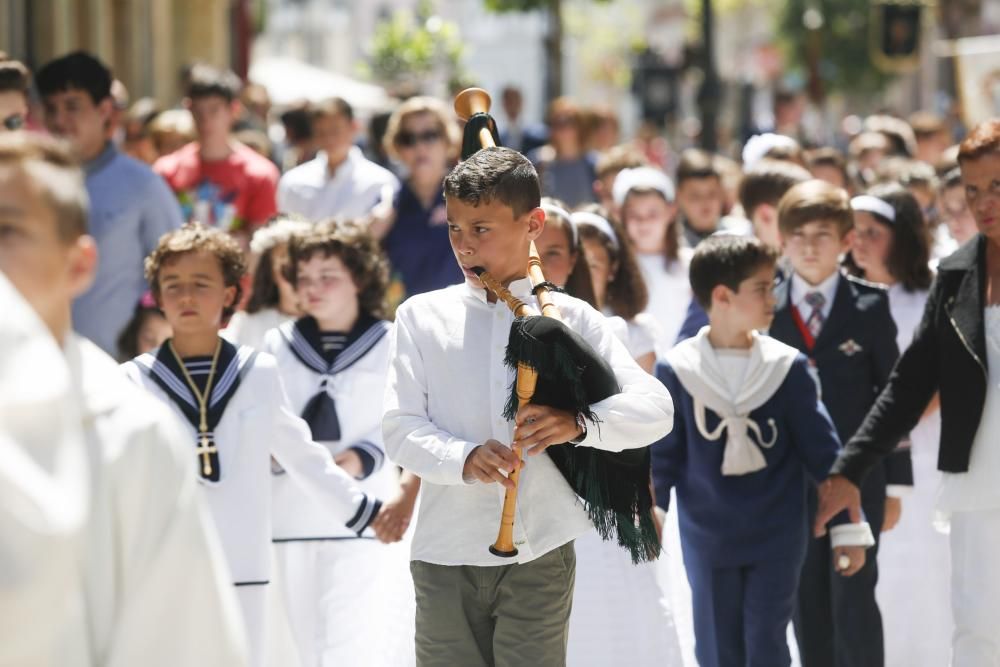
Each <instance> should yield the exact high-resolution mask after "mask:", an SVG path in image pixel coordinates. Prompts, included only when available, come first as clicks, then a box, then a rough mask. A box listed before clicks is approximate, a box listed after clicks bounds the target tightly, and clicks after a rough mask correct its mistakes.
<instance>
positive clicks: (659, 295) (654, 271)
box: [636, 248, 692, 358]
mask: <svg viewBox="0 0 1000 667" xmlns="http://www.w3.org/2000/svg"><path fill="white" fill-rule="evenodd" d="M691 254H692V251H691V249H690V248H681V250H680V256H679V257H678V259H677V260H675V261H672V262H670V263H669V264H667V263H666V261H665V260H664V258H663V255H661V254H655V255H641V254H637V255H636V259H637V260H638V262H639V268H640V269H641V270H642V277H643V279H644V280H645V281H646V289H647V290H648V291H649V305H647V306H646V312H647V313H649V314H650V315H652V316H653V317H654V318H655V319H656V322H657V323H658V324H659V325H660V332H659V338H658V339H657V341H656V356H657V357H658V358H659V357H663V356H665V355H666V353H667V352H669V351H670V349H671V348H672V347H673V346H674V342H675V341H676V340H677V334H679V333H680V331H681V327H682V326H683V325H684V319H685V318H686V317H687V311H688V306H690V305H691V296H692V292H691V283H690V281H689V280H688V266H689V265H690V263H691Z"/></svg>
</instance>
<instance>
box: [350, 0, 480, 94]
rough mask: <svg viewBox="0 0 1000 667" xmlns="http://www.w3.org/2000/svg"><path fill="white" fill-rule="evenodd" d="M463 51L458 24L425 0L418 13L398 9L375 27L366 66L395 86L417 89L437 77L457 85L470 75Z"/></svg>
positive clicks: (450, 84)
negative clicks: (442, 15) (464, 61)
mask: <svg viewBox="0 0 1000 667" xmlns="http://www.w3.org/2000/svg"><path fill="white" fill-rule="evenodd" d="M464 52H465V45H464V43H463V41H462V38H461V35H460V34H459V30H458V26H457V25H456V24H455V23H453V22H451V21H445V20H443V19H442V18H441V17H439V16H438V15H437V14H436V13H435V11H434V4H433V2H431V1H430V0H422V1H421V2H420V3H419V4H418V6H417V10H416V11H415V12H412V11H406V10H400V11H397V12H395V13H394V14H393V15H392V17H391V18H389V19H387V20H385V21H382V22H380V23H379V24H378V25H377V26H376V27H375V33H374V35H373V36H372V39H371V42H370V44H369V59H368V62H367V63H366V64H365V67H363V69H365V70H366V72H365V73H366V74H368V75H369V76H370V77H371V78H374V79H376V80H378V81H379V82H381V83H383V84H384V85H386V86H388V87H389V88H392V89H406V90H408V92H418V91H420V90H423V89H424V88H425V87H426V86H425V84H426V82H427V80H428V79H431V78H433V77H435V76H439V77H443V78H444V79H445V80H446V82H447V85H448V86H449V88H455V87H460V86H461V85H462V83H463V82H464V80H465V79H466V78H467V77H466V73H465V70H464V68H463V64H462V58H463V55H464ZM425 92H426V91H425Z"/></svg>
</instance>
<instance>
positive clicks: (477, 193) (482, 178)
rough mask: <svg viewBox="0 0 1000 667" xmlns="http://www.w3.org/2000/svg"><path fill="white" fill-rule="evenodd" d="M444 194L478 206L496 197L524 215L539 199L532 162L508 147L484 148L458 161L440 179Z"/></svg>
mask: <svg viewBox="0 0 1000 667" xmlns="http://www.w3.org/2000/svg"><path fill="white" fill-rule="evenodd" d="M444 194H445V196H446V197H450V198H454V199H457V200H459V201H460V202H463V203H466V204H470V205H472V206H479V205H480V204H489V203H491V202H492V201H494V200H496V201H499V202H500V203H501V204H503V205H504V206H509V207H510V208H511V209H512V210H513V211H514V217H518V216H521V215H524V214H525V213H527V212H528V211H530V210H531V209H533V208H537V207H538V206H539V204H540V203H541V199H542V194H541V187H540V185H539V183H538V172H536V171H535V167H534V165H532V164H531V162H530V161H529V160H528V158H526V157H524V156H523V155H521V154H520V153H518V152H517V151H515V150H512V149H510V148H500V147H495V148H484V149H482V150H480V151H478V152H476V153H475V154H474V155H472V156H471V157H470V158H469V159H468V160H465V161H464V162H460V163H459V164H457V165H456V166H455V168H454V169H452V170H451V173H449V174H448V176H446V177H445V179H444Z"/></svg>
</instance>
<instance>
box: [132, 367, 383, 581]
mask: <svg viewBox="0 0 1000 667" xmlns="http://www.w3.org/2000/svg"><path fill="white" fill-rule="evenodd" d="M154 354H155V351H154ZM124 367H125V369H126V372H127V373H128V375H129V377H130V378H131V379H132V380H133V381H135V382H137V383H138V384H140V385H141V386H143V387H145V388H146V389H148V390H149V391H150V393H152V394H153V395H154V396H155V397H157V398H158V399H160V401H162V402H164V403H166V404H167V405H169V406H170V409H171V411H172V412H173V413H174V414H175V415H176V416H177V418H179V419H180V420H181V421H182V422H183V424H184V427H185V428H184V433H185V438H184V440H185V442H186V443H189V446H190V454H189V456H190V461H191V465H192V466H194V465H195V438H196V431H195V428H194V426H192V425H191V424H190V423H189V422H188V421H187V420H186V419H185V418H184V416H183V413H182V412H181V410H180V408H178V407H177V405H176V404H175V403H174V401H173V400H172V399H171V398H170V397H169V396H168V395H167V394H166V392H164V391H163V389H161V388H160V386H159V385H157V384H156V382H155V381H154V380H153V379H152V378H150V376H149V373H148V372H146V371H145V370H140V368H139V366H138V364H137V363H135V362H128V363H126V364H125V365H124ZM214 436H215V437H214V442H215V446H216V447H217V448H218V450H219V451H218V460H219V467H220V470H221V473H220V474H221V476H220V480H219V481H218V482H214V483H213V482H207V481H206V480H204V479H201V478H199V481H200V482H201V484H200V487H201V489H202V492H203V493H204V494H205V498H206V499H207V501H208V506H209V509H210V510H211V513H212V517H213V518H214V519H215V525H216V528H217V529H218V531H219V536H220V537H221V540H222V546H223V550H224V551H225V554H226V559H227V561H228V563H229V569H230V571H231V573H232V577H233V583H236V584H254V583H266V582H267V581H268V579H269V577H270V572H271V521H272V516H271V494H270V484H271V456H274V458H275V460H276V461H277V462H278V463H279V464H280V465H281V467H282V468H284V469H285V471H286V473H287V474H288V475H289V476H290V477H291V478H292V479H293V480H294V481H295V482H296V483H298V484H300V485H302V486H303V488H304V489H306V491H307V493H308V494H309V495H310V496H311V497H312V498H314V499H315V500H316V501H317V502H318V503H321V506H322V507H324V508H325V509H326V510H327V511H328V512H329V516H330V520H331V521H339V522H341V523H345V524H346V523H347V522H348V521H350V520H351V519H352V518H354V517H355V516H356V515H357V514H358V512H359V510H361V509H364V507H371V505H372V503H371V502H370V501H369V499H368V498H367V496H366V495H365V494H364V493H363V492H362V491H361V489H360V488H358V485H357V483H356V482H355V481H354V480H353V479H351V477H350V476H348V474H347V473H346V472H344V471H343V470H342V469H341V468H340V467H339V466H337V465H336V464H335V463H334V462H333V457H332V456H331V455H330V453H329V452H328V451H327V450H326V448H324V447H322V446H321V445H318V444H316V443H315V442H313V441H312V439H311V437H310V433H309V426H308V425H307V424H306V423H305V421H303V420H302V419H301V418H299V417H298V416H296V415H295V414H293V413H292V412H291V411H290V410H289V408H288V399H287V397H286V395H285V390H284V386H283V384H282V382H281V377H280V376H279V375H278V369H277V364H276V363H275V360H274V357H272V356H271V355H269V354H267V353H264V352H261V353H258V354H257V356H256V359H255V360H254V361H253V366H252V367H251V368H250V369H249V370H247V371H246V373H245V374H244V375H243V377H242V379H241V381H240V386H239V387H238V388H237V390H236V392H235V394H234V395H233V396H232V398H231V399H230V400H229V403H228V404H227V405H226V409H225V412H224V413H223V415H222V418H221V419H220V420H219V423H218V425H217V426H216V428H215V429H214ZM363 506H364V507H363Z"/></svg>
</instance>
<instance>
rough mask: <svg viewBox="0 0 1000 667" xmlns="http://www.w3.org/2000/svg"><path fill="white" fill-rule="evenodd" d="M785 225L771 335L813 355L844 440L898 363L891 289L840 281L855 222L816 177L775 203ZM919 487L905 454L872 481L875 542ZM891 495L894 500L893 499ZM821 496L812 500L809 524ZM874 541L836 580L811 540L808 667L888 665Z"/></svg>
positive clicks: (803, 644)
mask: <svg viewBox="0 0 1000 667" xmlns="http://www.w3.org/2000/svg"><path fill="white" fill-rule="evenodd" d="M778 224H779V227H780V230H781V234H782V238H783V242H784V249H785V256H786V257H787V258H788V261H789V262H790V264H791V268H792V271H791V273H790V275H789V276H788V278H787V279H786V280H784V281H783V282H782V283H781V284H779V285H778V286H777V287H776V288H775V298H776V302H777V303H776V308H775V315H774V322H773V324H772V325H771V329H770V334H771V336H773V337H774V338H776V339H778V340H780V341H782V342H783V343H786V344H788V345H791V346H792V347H795V348H797V349H798V350H800V351H802V352H803V353H805V354H806V355H807V356H808V357H809V362H810V365H811V367H812V370H813V372H814V373H815V374H817V375H818V379H819V383H820V394H821V397H822V401H823V403H824V405H825V406H826V409H827V410H828V411H829V413H830V416H831V417H832V418H833V423H834V424H835V425H836V428H837V434H838V436H839V437H840V440H841V441H842V442H846V441H847V440H849V439H850V437H851V436H852V435H854V432H855V431H856V430H857V429H858V427H859V426H860V425H861V421H862V420H863V419H864V417H865V415H866V414H867V412H868V409H869V408H870V407H871V405H872V403H873V402H874V401H875V398H876V397H877V396H878V394H879V392H880V391H881V390H882V388H883V387H884V386H885V384H886V382H887V381H888V379H889V374H890V372H891V371H892V367H893V365H894V364H895V363H896V359H897V357H898V356H899V351H898V349H897V347H896V326H895V324H894V323H893V319H892V315H891V314H890V312H889V301H888V297H887V294H886V291H885V289H883V288H881V287H878V286H876V285H872V284H870V283H865V282H864V281H861V280H858V279H856V278H851V277H848V276H845V275H842V274H841V272H840V264H839V262H840V256H841V254H842V253H843V252H845V251H846V249H847V245H848V243H849V239H848V234H849V232H850V231H851V229H852V227H853V216H852V212H851V208H850V201H849V198H848V195H847V193H846V192H845V191H844V190H842V189H840V188H837V187H835V186H832V185H829V184H827V183H825V182H823V181H819V180H811V181H807V182H805V183H801V184H799V185H796V186H795V187H793V188H792V189H790V190H789V191H788V192H787V193H786V194H785V196H784V197H782V199H781V201H780V202H779V204H778ZM912 485H913V472H912V467H911V465H910V456H909V450H908V449H899V450H897V452H896V453H895V454H894V455H893V456H891V457H889V459H887V463H886V465H885V466H883V467H880V468H879V470H877V471H875V472H873V473H872V474H871V475H869V477H868V479H867V480H866V482H865V485H864V488H863V490H862V497H863V504H862V505H863V509H864V513H865V516H866V517H867V518H868V521H869V522H871V525H872V531H873V532H874V533H875V536H876V541H877V539H878V535H879V532H880V530H881V529H882V528H883V523H884V521H885V520H886V517H887V515H888V516H889V520H888V523H887V524H886V526H887V527H886V529H888V527H890V526H891V525H892V524H894V523H895V521H894V519H893V518H892V517H895V518H898V516H899V512H900V511H901V508H900V500H899V498H900V497H901V496H902V495H903V494H904V492H905V491H906V490H908V488H909V487H912ZM887 493H888V494H889V496H890V497H889V498H887ZM815 512H816V494H815V492H814V491H812V490H811V491H810V494H809V515H810V521H811V520H812V517H813V516H814V515H815ZM877 549H878V547H877V544H876V547H875V549H873V550H872V551H871V552H870V553H869V554H868V560H867V562H866V563H865V566H864V568H862V569H861V571H860V572H859V573H858V574H857V575H856V576H854V577H851V578H849V579H846V578H844V577H839V576H836V575H834V574H832V568H831V567H830V556H829V553H828V551H829V538H827V537H822V538H816V539H813V540H811V541H810V546H809V552H808V555H807V557H806V562H805V565H804V567H803V570H802V580H801V583H800V586H799V604H798V609H797V611H796V615H795V630H796V636H797V638H798V642H799V651H800V654H801V657H802V664H803V667H882V665H883V663H884V655H883V654H884V651H883V639H882V617H881V614H880V612H879V609H878V603H877V602H876V600H875V583H876V581H877V579H878V567H877V561H876V554H877Z"/></svg>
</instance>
